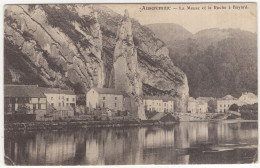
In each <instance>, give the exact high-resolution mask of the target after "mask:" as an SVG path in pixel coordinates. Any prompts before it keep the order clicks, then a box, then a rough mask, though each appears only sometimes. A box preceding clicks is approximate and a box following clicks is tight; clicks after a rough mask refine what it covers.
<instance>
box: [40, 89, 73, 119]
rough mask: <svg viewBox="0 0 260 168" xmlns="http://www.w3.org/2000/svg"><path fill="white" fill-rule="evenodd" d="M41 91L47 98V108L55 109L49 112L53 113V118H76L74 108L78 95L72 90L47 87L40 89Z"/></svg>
mask: <svg viewBox="0 0 260 168" xmlns="http://www.w3.org/2000/svg"><path fill="white" fill-rule="evenodd" d="M39 89H40V90H41V91H42V92H43V93H44V95H46V97H47V102H48V103H47V108H48V109H51V108H52V107H53V108H54V110H52V111H49V113H52V116H54V117H55V118H64V117H68V116H74V108H75V107H76V94H75V93H74V92H73V91H72V90H62V89H60V88H45V87H39ZM49 106H51V107H49Z"/></svg>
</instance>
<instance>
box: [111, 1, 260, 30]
mask: <svg viewBox="0 0 260 168" xmlns="http://www.w3.org/2000/svg"><path fill="white" fill-rule="evenodd" d="M106 6H107V7H109V8H110V9H112V10H113V11H115V12H117V13H119V14H122V15H123V14H124V10H125V9H127V10H128V12H129V15H130V17H131V18H134V19H136V20H138V21H139V22H140V23H141V24H143V25H145V24H153V23H176V24H179V25H181V26H183V27H184V28H185V29H187V30H188V31H190V32H191V33H196V32H198V31H200V30H203V29H209V28H238V29H241V30H247V31H251V32H253V33H255V32H257V6H256V3H215V4H212V3H211V4H207V3H193V4H124V5H122V4H106ZM188 6H190V7H193V9H188ZM209 6H210V7H211V9H209ZM216 6H217V7H220V8H221V9H217V8H216ZM241 6H247V7H246V9H241ZM144 7H145V8H146V7H171V10H140V9H142V8H144ZM223 7H224V8H225V9H223ZM229 7H230V9H229ZM239 7H240V8H239ZM174 8H176V9H174ZM194 8H196V9H194ZM198 8H199V10H198ZM202 8H203V9H202ZM180 9H184V10H180Z"/></svg>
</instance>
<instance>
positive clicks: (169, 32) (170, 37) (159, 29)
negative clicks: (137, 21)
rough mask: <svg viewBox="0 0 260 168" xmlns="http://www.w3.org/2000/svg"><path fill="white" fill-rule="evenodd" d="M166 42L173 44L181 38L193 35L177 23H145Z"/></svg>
mask: <svg viewBox="0 0 260 168" xmlns="http://www.w3.org/2000/svg"><path fill="white" fill-rule="evenodd" d="M145 26H146V27H148V28H149V29H151V30H152V31H153V32H154V33H155V35H156V36H157V37H160V39H161V40H162V41H164V42H165V43H166V44H171V45H172V44H173V43H175V42H178V41H179V40H184V39H187V38H190V37H192V33H191V32H189V31H188V30H186V29H185V28H183V27H182V26H180V25H178V24H175V23H160V24H148V25H145Z"/></svg>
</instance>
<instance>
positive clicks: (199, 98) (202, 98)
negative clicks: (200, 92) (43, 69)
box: [196, 97, 215, 102]
mask: <svg viewBox="0 0 260 168" xmlns="http://www.w3.org/2000/svg"><path fill="white" fill-rule="evenodd" d="M214 99H215V98H213V97H198V98H197V99H196V100H198V101H206V102H209V101H210V100H214Z"/></svg>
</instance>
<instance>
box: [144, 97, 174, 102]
mask: <svg viewBox="0 0 260 168" xmlns="http://www.w3.org/2000/svg"><path fill="white" fill-rule="evenodd" d="M143 99H145V100H162V101H164V102H166V101H173V100H174V98H173V97H170V96H144V97H143Z"/></svg>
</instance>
